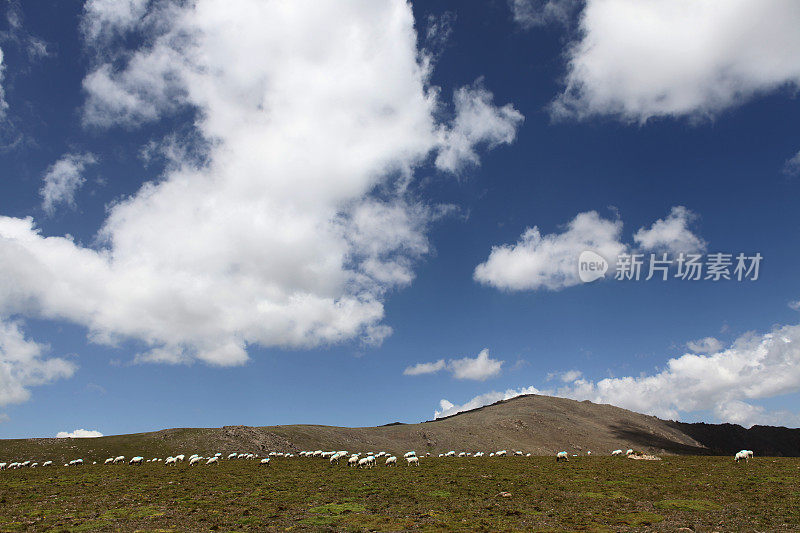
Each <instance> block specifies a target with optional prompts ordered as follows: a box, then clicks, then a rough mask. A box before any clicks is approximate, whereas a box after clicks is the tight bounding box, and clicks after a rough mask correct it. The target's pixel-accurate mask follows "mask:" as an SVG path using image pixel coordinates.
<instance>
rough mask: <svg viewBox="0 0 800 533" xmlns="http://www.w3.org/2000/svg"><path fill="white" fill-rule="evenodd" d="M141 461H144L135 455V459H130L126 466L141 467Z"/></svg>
mask: <svg viewBox="0 0 800 533" xmlns="http://www.w3.org/2000/svg"><path fill="white" fill-rule="evenodd" d="M142 461H144V457H142V456H139V455H137V456H136V457H132V458H131V460H130V462H128V464H129V465H139V466H142Z"/></svg>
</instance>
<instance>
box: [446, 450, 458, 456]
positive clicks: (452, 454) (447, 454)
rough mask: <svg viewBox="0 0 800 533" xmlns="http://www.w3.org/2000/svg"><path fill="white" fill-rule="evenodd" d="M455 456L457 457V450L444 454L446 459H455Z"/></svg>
mask: <svg viewBox="0 0 800 533" xmlns="http://www.w3.org/2000/svg"><path fill="white" fill-rule="evenodd" d="M455 455H456V451H455V450H450V451H449V452H447V453H446V454H444V456H445V457H455Z"/></svg>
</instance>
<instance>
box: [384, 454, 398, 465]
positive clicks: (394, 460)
mask: <svg viewBox="0 0 800 533" xmlns="http://www.w3.org/2000/svg"><path fill="white" fill-rule="evenodd" d="M386 466H397V457H395V456H394V455H390V456H389V457H387V458H386Z"/></svg>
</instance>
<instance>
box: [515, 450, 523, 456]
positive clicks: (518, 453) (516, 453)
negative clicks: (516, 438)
mask: <svg viewBox="0 0 800 533" xmlns="http://www.w3.org/2000/svg"><path fill="white" fill-rule="evenodd" d="M514 455H519V456H520V457H521V456H522V455H523V454H522V452H521V451H519V450H518V451H516V452H514Z"/></svg>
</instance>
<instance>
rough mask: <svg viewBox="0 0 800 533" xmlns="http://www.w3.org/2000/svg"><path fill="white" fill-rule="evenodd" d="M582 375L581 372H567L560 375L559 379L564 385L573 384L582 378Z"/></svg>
mask: <svg viewBox="0 0 800 533" xmlns="http://www.w3.org/2000/svg"><path fill="white" fill-rule="evenodd" d="M582 374H583V372H581V371H580V370H567V371H566V372H562V373H561V374H560V375H559V378H560V379H561V381H563V382H564V383H571V382H573V381H575V380H576V379H578V378H580V377H581V375H582Z"/></svg>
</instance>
